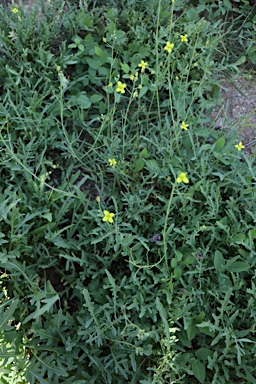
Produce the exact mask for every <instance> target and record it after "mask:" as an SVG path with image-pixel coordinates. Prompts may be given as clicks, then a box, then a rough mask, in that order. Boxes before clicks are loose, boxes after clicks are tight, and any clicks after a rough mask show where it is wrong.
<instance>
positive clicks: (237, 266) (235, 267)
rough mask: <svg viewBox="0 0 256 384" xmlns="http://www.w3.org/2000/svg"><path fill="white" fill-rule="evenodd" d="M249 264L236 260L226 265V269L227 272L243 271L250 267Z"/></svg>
mask: <svg viewBox="0 0 256 384" xmlns="http://www.w3.org/2000/svg"><path fill="white" fill-rule="evenodd" d="M250 267H251V266H250V265H249V264H248V263H245V262H243V261H237V262H235V263H233V264H231V265H229V266H227V270H228V271H229V272H244V271H247V270H248V269H250Z"/></svg>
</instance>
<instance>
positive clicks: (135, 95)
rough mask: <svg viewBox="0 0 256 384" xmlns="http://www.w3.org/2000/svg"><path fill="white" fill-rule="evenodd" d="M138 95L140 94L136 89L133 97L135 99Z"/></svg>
mask: <svg viewBox="0 0 256 384" xmlns="http://www.w3.org/2000/svg"><path fill="white" fill-rule="evenodd" d="M138 95H139V94H138V91H134V92H133V95H132V97H133V98H134V99H136V97H138Z"/></svg>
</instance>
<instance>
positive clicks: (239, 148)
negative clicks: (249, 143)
mask: <svg viewBox="0 0 256 384" xmlns="http://www.w3.org/2000/svg"><path fill="white" fill-rule="evenodd" d="M235 147H236V148H237V149H238V151H241V149H243V148H245V146H244V145H243V143H242V141H240V143H239V144H237V145H235Z"/></svg>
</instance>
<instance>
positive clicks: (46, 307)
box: [22, 295, 60, 324]
mask: <svg viewBox="0 0 256 384" xmlns="http://www.w3.org/2000/svg"><path fill="white" fill-rule="evenodd" d="M59 299H60V297H59V295H55V296H53V297H50V298H49V299H44V300H42V303H46V304H45V305H43V306H42V307H41V308H38V309H36V310H35V311H34V312H33V313H31V314H30V315H29V316H27V317H26V318H25V320H24V321H23V322H22V323H23V324H26V323H27V322H28V321H29V320H31V319H36V318H37V317H39V316H42V315H43V314H44V313H45V312H49V310H50V309H51V307H52V306H53V304H54V303H56V301H57V300H59Z"/></svg>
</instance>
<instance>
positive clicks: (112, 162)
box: [108, 159, 116, 168]
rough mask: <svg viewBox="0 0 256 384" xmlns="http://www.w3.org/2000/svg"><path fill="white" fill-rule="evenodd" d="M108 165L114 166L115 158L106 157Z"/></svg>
mask: <svg viewBox="0 0 256 384" xmlns="http://www.w3.org/2000/svg"><path fill="white" fill-rule="evenodd" d="M108 162H109V165H110V167H112V168H115V166H116V160H115V159H108Z"/></svg>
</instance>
